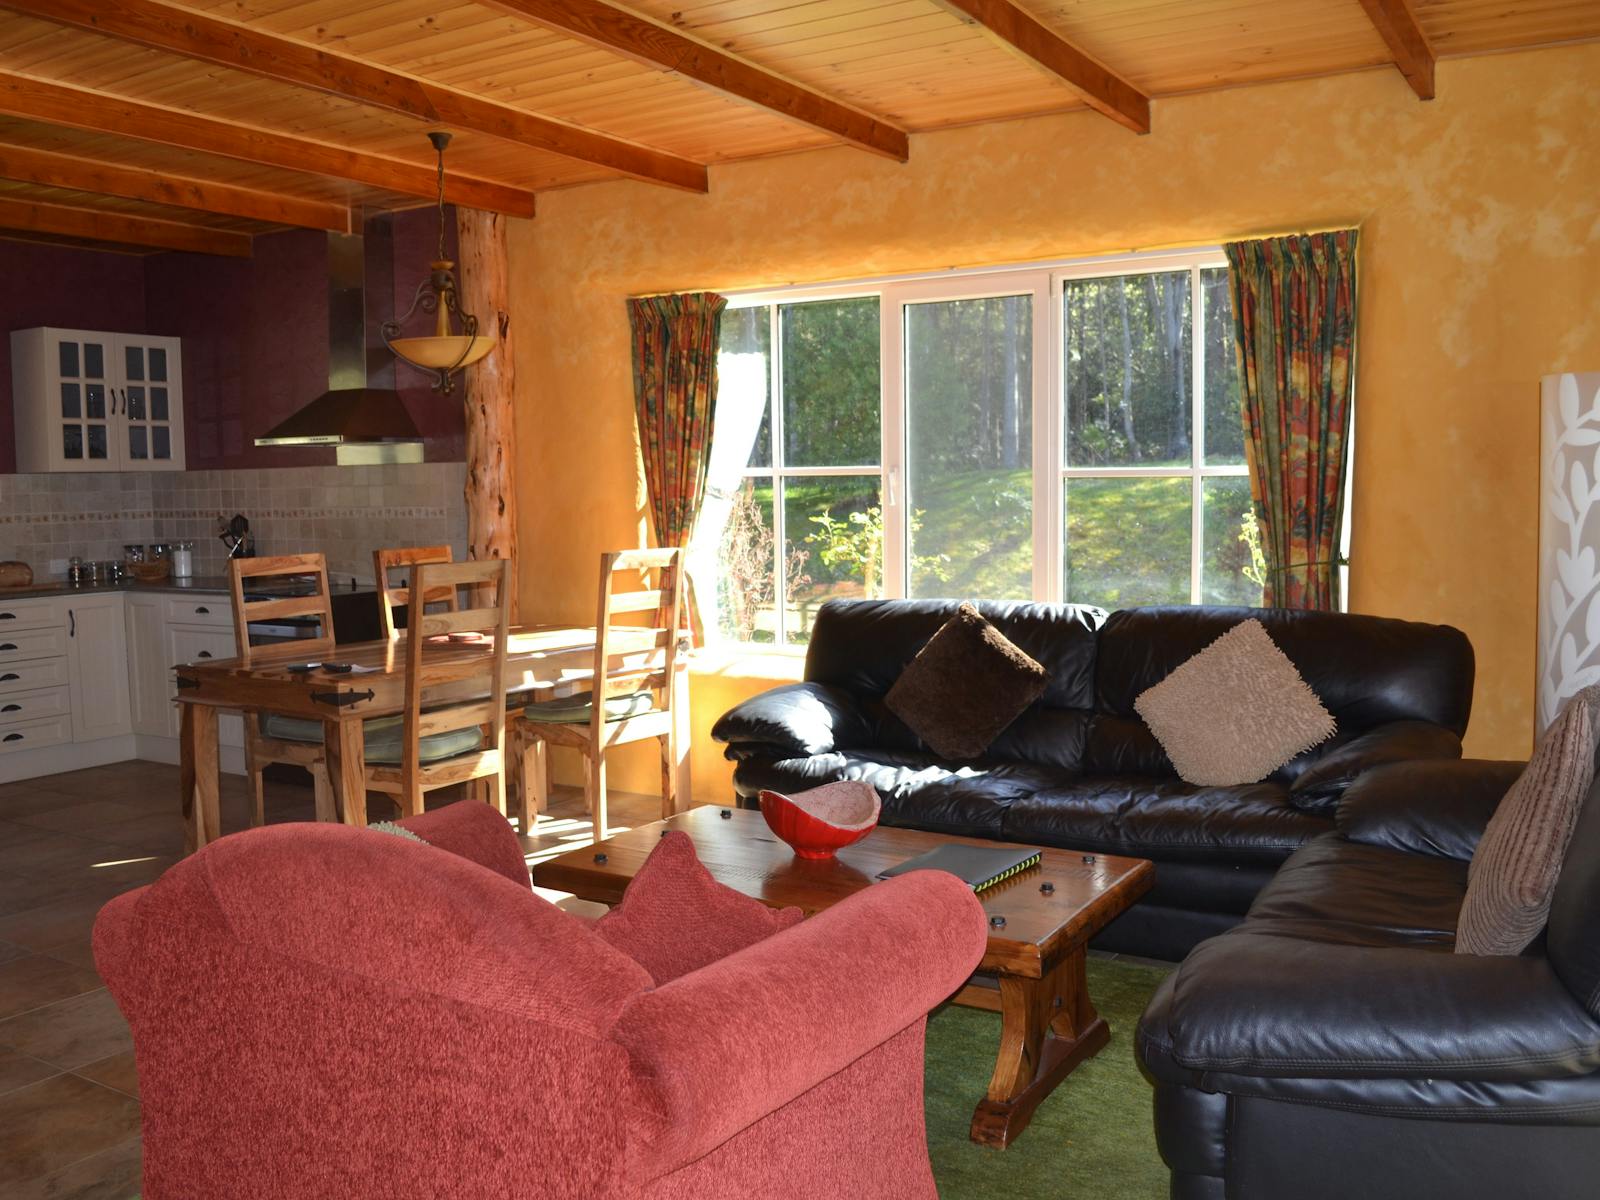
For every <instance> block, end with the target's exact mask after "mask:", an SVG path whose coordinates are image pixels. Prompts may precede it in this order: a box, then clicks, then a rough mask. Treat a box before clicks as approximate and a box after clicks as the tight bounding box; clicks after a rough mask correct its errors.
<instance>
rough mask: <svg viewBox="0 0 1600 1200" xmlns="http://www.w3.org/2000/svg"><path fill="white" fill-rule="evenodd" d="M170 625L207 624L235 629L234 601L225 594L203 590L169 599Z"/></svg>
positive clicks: (230, 629)
mask: <svg viewBox="0 0 1600 1200" xmlns="http://www.w3.org/2000/svg"><path fill="white" fill-rule="evenodd" d="M166 617H167V624H168V625H206V626H214V627H215V628H218V629H226V630H228V631H230V632H231V631H232V630H233V602H232V601H231V600H230V599H229V598H228V597H227V596H226V595H224V594H222V593H220V592H219V593H217V594H216V595H212V594H211V593H209V592H202V593H200V594H198V595H194V596H171V597H169V598H168V599H167V607H166Z"/></svg>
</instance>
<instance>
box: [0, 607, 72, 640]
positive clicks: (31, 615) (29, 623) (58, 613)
mask: <svg viewBox="0 0 1600 1200" xmlns="http://www.w3.org/2000/svg"><path fill="white" fill-rule="evenodd" d="M65 621H66V617H65V616H64V615H62V604H61V601H60V600H57V599H54V598H50V597H46V598H45V599H42V600H0V640H4V637H3V635H4V634H5V633H7V632H8V631H10V630H13V629H37V628H39V627H40V626H44V625H61V624H63V623H64V622H65Z"/></svg>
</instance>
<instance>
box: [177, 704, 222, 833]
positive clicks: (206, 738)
mask: <svg viewBox="0 0 1600 1200" xmlns="http://www.w3.org/2000/svg"><path fill="white" fill-rule="evenodd" d="M178 707H179V708H180V709H182V710H183V716H182V725H181V727H180V728H181V732H180V734H179V739H178V743H179V760H178V761H179V768H178V777H179V780H180V786H181V788H182V790H183V797H182V806H183V825H184V829H183V850H184V853H185V854H193V853H194V852H195V851H196V850H198V849H200V847H202V846H204V845H205V844H206V843H207V842H213V841H215V840H216V839H217V838H219V837H221V836H222V812H221V806H220V802H219V799H218V789H219V787H220V783H221V770H222V768H221V765H220V764H219V763H218V761H217V710H216V709H214V708H212V707H211V706H210V705H209V704H180V705H179V706H178Z"/></svg>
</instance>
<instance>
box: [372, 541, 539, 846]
mask: <svg viewBox="0 0 1600 1200" xmlns="http://www.w3.org/2000/svg"><path fill="white" fill-rule="evenodd" d="M509 569H510V564H509V562H508V561H507V560H505V559H498V558H492V559H486V560H484V561H481V562H465V563H417V564H416V565H414V566H413V567H412V568H411V577H410V583H409V592H410V595H412V596H429V597H431V596H433V595H435V594H436V593H442V592H443V591H444V590H445V589H449V591H450V593H451V596H450V600H451V608H450V610H449V611H446V612H438V613H421V612H417V611H415V609H413V610H411V611H409V612H408V613H407V620H406V629H405V631H404V637H405V642H406V646H405V656H406V708H405V714H404V716H403V717H402V718H399V719H398V721H399V724H398V725H394V724H393V723H394V722H395V721H396V720H397V718H392V717H391V718H387V719H384V718H380V719H378V720H374V721H369V722H367V733H366V775H367V787H368V789H369V790H371V791H375V792H385V793H388V794H389V795H391V796H394V797H395V798H396V801H397V803H398V804H399V806H400V811H401V813H402V814H403V815H404V816H415V815H416V814H418V813H420V812H422V810H423V804H424V798H425V797H426V795H427V793H429V792H431V791H433V790H434V789H435V788H441V787H445V786H447V785H449V784H454V783H465V782H468V781H476V780H481V781H484V783H485V785H486V786H487V789H488V793H489V794H488V797H487V799H488V800H489V802H490V803H492V804H493V805H494V806H495V807H496V808H498V809H499V810H500V811H501V812H502V813H504V812H505V811H506V775H505V768H506V755H505V745H506V647H507V643H508V641H509V637H510V630H511V617H510V591H509V589H508V588H507V586H506V581H507V578H508V572H509ZM463 588H465V589H468V596H469V600H468V603H469V604H473V603H481V602H482V599H483V597H484V596H485V594H486V593H488V592H491V591H492V593H493V595H494V601H493V604H492V605H488V606H484V607H478V608H471V607H468V608H463V607H461V606H460V604H459V602H458V601H457V599H456V596H457V594H458V592H459V590H460V589H463ZM485 642H487V643H489V647H488V652H487V653H485V646H484V643H485ZM463 697H465V698H463Z"/></svg>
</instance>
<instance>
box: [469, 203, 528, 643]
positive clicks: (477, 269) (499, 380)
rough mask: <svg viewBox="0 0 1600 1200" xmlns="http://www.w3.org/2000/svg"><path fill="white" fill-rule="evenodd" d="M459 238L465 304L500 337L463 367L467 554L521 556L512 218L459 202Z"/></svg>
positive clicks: (511, 581) (512, 578) (512, 586)
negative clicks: (509, 257) (514, 463)
mask: <svg viewBox="0 0 1600 1200" xmlns="http://www.w3.org/2000/svg"><path fill="white" fill-rule="evenodd" d="M456 232H457V234H458V235H459V238H460V244H461V246H460V254H461V263H460V275H459V278H460V281H461V283H460V286H461V303H462V306H463V307H464V308H465V309H466V311H467V312H469V313H472V314H473V315H474V316H476V317H477V318H478V327H479V328H480V329H481V330H483V331H484V332H486V333H492V334H493V335H494V336H495V337H496V338H497V339H498V343H497V344H496V346H495V348H494V350H493V352H491V353H490V355H489V356H488V357H487V358H485V359H484V360H483V361H482V362H480V363H478V364H476V365H475V366H472V367H469V368H467V369H466V370H465V371H464V372H462V378H463V380H464V382H465V386H464V388H463V395H464V396H465V403H466V406H467V413H466V417H467V486H466V500H467V557H468V558H504V559H509V560H511V561H512V562H515V561H516V557H517V525H516V520H517V495H516V479H515V477H514V476H513V474H512V467H511V460H512V456H513V455H514V454H515V453H516V446H517V439H516V409H515V398H514V393H515V390H516V389H515V382H516V368H515V365H514V355H513V349H514V347H513V345H512V340H511V320H510V317H509V315H508V313H507V310H508V308H509V307H510V303H509V292H510V271H509V268H508V266H507V262H506V218H505V217H504V216H502V215H501V214H499V213H492V212H484V211H482V210H479V209H471V208H459V207H458V208H457V209H456ZM506 586H507V588H508V589H509V590H510V592H511V596H510V609H511V614H512V619H513V620H516V617H517V573H516V570H515V569H513V570H512V571H511V572H510V573H509V575H508V576H507V581H506Z"/></svg>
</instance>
